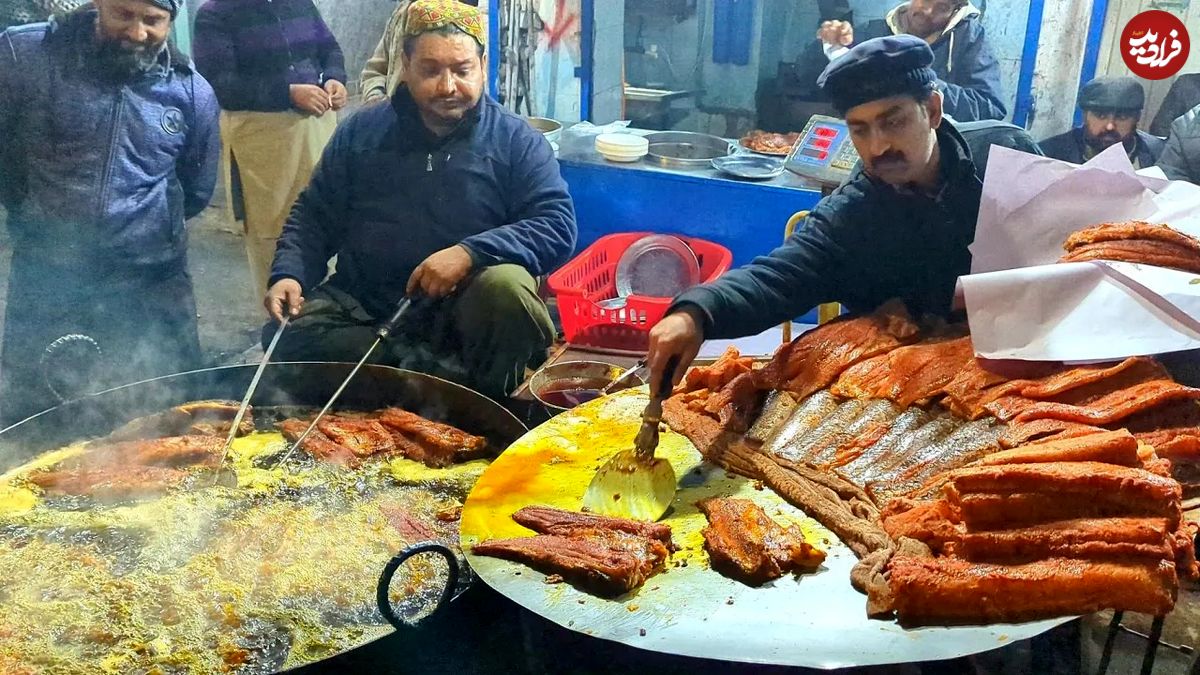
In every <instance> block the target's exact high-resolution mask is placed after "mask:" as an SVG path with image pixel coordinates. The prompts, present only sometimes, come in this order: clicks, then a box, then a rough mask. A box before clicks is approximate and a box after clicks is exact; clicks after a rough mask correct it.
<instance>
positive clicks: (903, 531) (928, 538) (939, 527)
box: [881, 499, 963, 552]
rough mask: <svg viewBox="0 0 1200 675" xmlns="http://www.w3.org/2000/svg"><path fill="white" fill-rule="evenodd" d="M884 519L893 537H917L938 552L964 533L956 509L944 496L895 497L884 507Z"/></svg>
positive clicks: (886, 527) (897, 538) (895, 538)
mask: <svg viewBox="0 0 1200 675" xmlns="http://www.w3.org/2000/svg"><path fill="white" fill-rule="evenodd" d="M881 522H882V524H883V529H884V530H885V531H886V532H887V533H888V536H890V537H891V538H892V539H893V540H895V541H899V540H900V538H901V537H908V538H910V539H916V540H917V541H920V542H923V543H925V544H926V545H928V546H929V547H930V548H931V549H932V550H933V551H935V552H940V551H941V550H942V547H943V546H945V545H946V544H947V543H953V542H957V541H958V540H959V539H960V538H961V537H962V533H963V527H962V525H961V524H960V523H959V522H957V516H956V513H955V511H954V509H953V508H952V507H951V506H950V504H948V503H947V502H946V501H945V500H943V499H929V500H925V501H916V500H912V499H896V500H893V501H892V502H891V503H890V504H888V505H887V507H886V508H885V509H884V511H883V515H882V516H881Z"/></svg>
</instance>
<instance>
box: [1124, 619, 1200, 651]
mask: <svg viewBox="0 0 1200 675" xmlns="http://www.w3.org/2000/svg"><path fill="white" fill-rule="evenodd" d="M1121 630H1122V631H1123V632H1126V633H1129V634H1130V635H1136V636H1138V637H1140V638H1142V639H1143V640H1149V639H1150V636H1149V635H1146V634H1145V633H1143V632H1141V631H1139V630H1134V629H1132V628H1130V627H1129V626H1126V625H1125V624H1121ZM1158 646H1160V647H1166V648H1167V649H1174V650H1175V651H1177V652H1179V653H1181V654H1187V655H1189V656H1190V655H1192V654H1195V653H1196V648H1195V647H1193V646H1191V645H1176V644H1171V643H1170V642H1164V641H1162V640H1161V639H1160V640H1159V641H1158Z"/></svg>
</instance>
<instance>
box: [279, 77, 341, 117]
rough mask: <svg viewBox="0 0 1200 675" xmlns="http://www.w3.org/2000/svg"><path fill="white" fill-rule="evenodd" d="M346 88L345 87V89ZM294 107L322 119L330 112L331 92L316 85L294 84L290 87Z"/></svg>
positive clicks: (289, 91)
mask: <svg viewBox="0 0 1200 675" xmlns="http://www.w3.org/2000/svg"><path fill="white" fill-rule="evenodd" d="M343 88H344V87H343ZM288 93H289V94H291V97H292V106H293V107H295V108H296V109H297V110H299V111H300V112H303V113H308V114H309V115H313V116H315V117H320V116H322V115H324V114H325V113H326V112H329V108H330V107H331V103H330V100H329V92H327V91H325V90H324V89H322V88H320V87H318V86H317V85H315V84H293V85H290V86H289V87H288Z"/></svg>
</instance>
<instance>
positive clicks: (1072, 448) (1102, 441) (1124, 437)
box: [975, 429, 1141, 466]
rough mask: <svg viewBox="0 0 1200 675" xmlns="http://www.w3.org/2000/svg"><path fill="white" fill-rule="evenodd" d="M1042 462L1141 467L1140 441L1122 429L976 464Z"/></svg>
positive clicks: (1006, 453) (1041, 445)
mask: <svg viewBox="0 0 1200 675" xmlns="http://www.w3.org/2000/svg"><path fill="white" fill-rule="evenodd" d="M1042 462H1104V463H1106V464H1118V465H1120V466H1141V458H1140V457H1139V456H1138V441H1137V439H1136V438H1134V437H1133V434H1131V433H1129V432H1128V431H1126V430H1124V429H1121V430H1119V431H1104V430H1101V429H1096V430H1095V431H1094V432H1093V433H1090V434H1087V435H1084V436H1077V437H1074V438H1063V439H1060V440H1053V441H1046V442H1044V443H1037V444H1035V445H1026V446H1023V447H1019V448H1014V449H1011V450H1004V451H1002V452H997V453H995V454H992V455H988V456H987V457H984V458H983V459H980V460H978V461H977V462H975V464H976V465H979V466H997V465H1001V464H1032V463H1042Z"/></svg>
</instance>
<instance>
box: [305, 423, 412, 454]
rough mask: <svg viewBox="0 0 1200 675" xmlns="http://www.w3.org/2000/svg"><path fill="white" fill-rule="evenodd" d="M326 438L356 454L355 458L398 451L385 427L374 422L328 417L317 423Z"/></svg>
mask: <svg viewBox="0 0 1200 675" xmlns="http://www.w3.org/2000/svg"><path fill="white" fill-rule="evenodd" d="M317 429H319V430H320V431H321V433H322V434H324V435H325V437H326V438H328V439H329V440H331V441H333V442H334V443H337V444H338V445H340V446H342V447H343V448H346V449H347V450H349V451H350V452H352V453H354V456H355V457H370V456H371V455H376V454H386V453H390V452H393V451H394V450H395V449H396V441H394V440H393V439H392V434H391V433H389V432H388V430H387V429H385V428H383V425H382V424H380V423H379V422H376V421H374V420H367V419H353V418H345V417H340V416H337V415H326V416H325V417H322V418H321V420H320V421H319V422H317Z"/></svg>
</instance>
